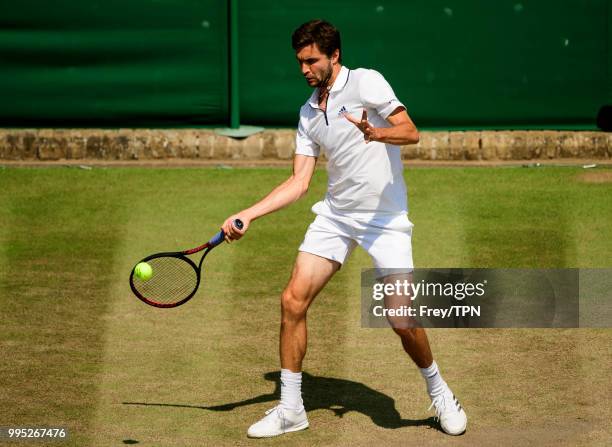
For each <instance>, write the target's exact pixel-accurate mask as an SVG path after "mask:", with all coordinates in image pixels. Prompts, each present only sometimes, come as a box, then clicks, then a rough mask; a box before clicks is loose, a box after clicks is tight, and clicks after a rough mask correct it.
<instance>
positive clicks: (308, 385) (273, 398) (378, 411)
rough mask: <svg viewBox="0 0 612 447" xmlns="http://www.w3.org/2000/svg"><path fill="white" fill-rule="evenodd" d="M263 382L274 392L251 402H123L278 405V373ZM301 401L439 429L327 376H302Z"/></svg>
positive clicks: (381, 422)
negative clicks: (406, 416) (265, 403)
mask: <svg viewBox="0 0 612 447" xmlns="http://www.w3.org/2000/svg"><path fill="white" fill-rule="evenodd" d="M264 379H266V380H269V381H272V382H274V384H275V389H274V392H272V393H268V394H261V395H259V396H256V397H252V398H250V399H245V400H241V401H238V402H230V403H227V404H222V405H213V406H197V405H181V404H165V403H148V402H123V405H146V406H148V405H151V406H159V407H176V408H198V409H202V410H209V411H232V410H234V409H235V408H238V407H244V406H247V405H254V404H259V403H264V402H277V401H278V400H279V399H280V372H278V371H274V372H268V373H266V374H264ZM302 384H303V388H304V391H303V393H302V394H303V396H302V397H303V399H304V406H305V407H306V410H307V411H313V410H319V409H324V410H331V411H333V412H334V414H335V415H336V416H337V417H343V416H344V415H345V414H346V413H349V412H351V411H356V412H359V413H362V414H364V415H366V416H368V417H369V418H370V419H372V422H374V423H375V424H376V425H378V426H379V427H382V428H391V429H395V428H401V427H416V426H429V427H431V428H435V429H439V425H438V424H437V423H436V422H435V421H434V418H433V417H429V418H426V419H402V417H401V416H400V414H399V412H398V411H397V409H396V408H395V401H394V400H393V399H392V398H390V397H389V396H387V395H386V394H383V393H381V392H379V391H376V390H373V389H372V388H370V387H368V386H366V385H364V384H362V383H359V382H353V381H351V380H344V379H332V378H329V377H320V376H313V375H311V374H308V373H307V372H304V373H303V374H302Z"/></svg>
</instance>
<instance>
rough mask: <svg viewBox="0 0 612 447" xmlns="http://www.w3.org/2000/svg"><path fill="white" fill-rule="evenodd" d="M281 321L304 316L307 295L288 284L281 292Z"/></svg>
mask: <svg viewBox="0 0 612 447" xmlns="http://www.w3.org/2000/svg"><path fill="white" fill-rule="evenodd" d="M281 310H282V317H283V321H295V320H300V319H302V318H304V317H306V311H307V310H308V297H306V296H305V295H304V294H303V293H302V294H301V293H299V292H298V291H296V290H295V289H294V288H293V287H291V286H290V285H289V286H287V288H286V289H285V290H284V291H283V293H282V294H281Z"/></svg>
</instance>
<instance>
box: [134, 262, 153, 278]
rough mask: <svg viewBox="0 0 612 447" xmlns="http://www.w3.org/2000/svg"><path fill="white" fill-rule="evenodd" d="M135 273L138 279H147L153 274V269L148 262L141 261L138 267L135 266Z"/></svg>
mask: <svg viewBox="0 0 612 447" xmlns="http://www.w3.org/2000/svg"><path fill="white" fill-rule="evenodd" d="M134 275H135V276H136V278H138V279H142V280H143V281H147V280H149V279H151V277H152V276H153V269H152V268H151V266H150V265H149V264H147V263H146V262H139V263H138V264H137V265H136V267H134Z"/></svg>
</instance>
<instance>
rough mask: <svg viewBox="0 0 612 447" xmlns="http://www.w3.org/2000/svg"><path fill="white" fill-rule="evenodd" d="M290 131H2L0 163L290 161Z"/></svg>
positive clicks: (443, 138) (510, 152) (512, 152)
mask: <svg viewBox="0 0 612 447" xmlns="http://www.w3.org/2000/svg"><path fill="white" fill-rule="evenodd" d="M294 139H295V130H291V129H268V130H265V131H263V132H260V133H257V134H255V135H252V136H250V137H248V138H244V139H235V138H230V137H225V136H221V135H218V134H216V133H215V132H214V131H212V130H200V129H198V130H193V129H185V130H151V129H118V130H104V129H0V160H23V161H32V160H37V161H44V160H125V161H128V160H164V159H198V160H213V159H214V160H290V159H291V158H292V156H293V151H294V149H295V141H294ZM402 157H403V158H404V159H405V160H432V161H433V160H465V161H471V160H474V161H508V160H553V159H563V158H582V159H598V160H609V159H611V158H612V133H605V132H590V131H589V132H587V131H585V132H570V131H466V132H421V141H420V143H419V144H418V145H413V146H404V147H402Z"/></svg>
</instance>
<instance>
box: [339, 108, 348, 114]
mask: <svg viewBox="0 0 612 447" xmlns="http://www.w3.org/2000/svg"><path fill="white" fill-rule="evenodd" d="M346 112H347V110H346V107H344V106H342V108H341V109H340V111H339V112H338V116H342V115H344V114H345V113H346Z"/></svg>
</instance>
